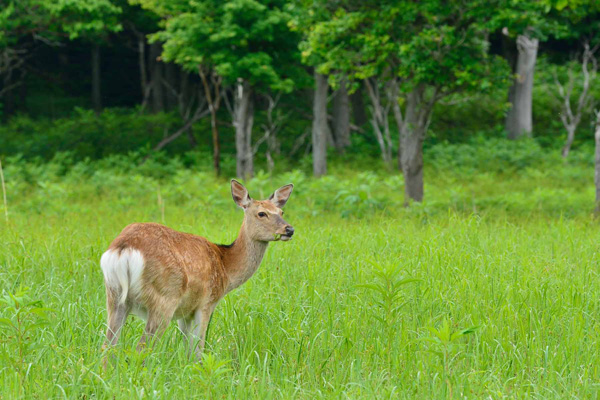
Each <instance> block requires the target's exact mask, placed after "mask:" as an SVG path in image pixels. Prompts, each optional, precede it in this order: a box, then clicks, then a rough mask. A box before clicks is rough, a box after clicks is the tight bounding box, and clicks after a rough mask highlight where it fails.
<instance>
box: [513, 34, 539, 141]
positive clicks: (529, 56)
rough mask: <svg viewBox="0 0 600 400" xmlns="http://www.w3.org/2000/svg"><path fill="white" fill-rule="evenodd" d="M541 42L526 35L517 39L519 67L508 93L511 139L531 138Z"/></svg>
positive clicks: (517, 66)
mask: <svg viewBox="0 0 600 400" xmlns="http://www.w3.org/2000/svg"><path fill="white" fill-rule="evenodd" d="M538 44H539V41H538V40H537V39H532V38H530V37H528V36H526V35H519V37H518V38H517V50H518V56H517V65H516V70H515V75H516V76H515V78H514V81H513V84H512V86H511V88H510V90H509V92H508V101H509V102H510V103H511V108H510V110H508V113H507V115H506V131H507V132H508V138H509V139H518V138H520V137H522V136H524V135H526V136H531V131H532V126H533V123H532V116H531V107H532V96H533V94H532V92H533V73H534V70H535V62H536V58H537V51H538Z"/></svg>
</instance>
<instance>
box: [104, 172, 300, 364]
mask: <svg viewBox="0 0 600 400" xmlns="http://www.w3.org/2000/svg"><path fill="white" fill-rule="evenodd" d="M293 188H294V185H293V184H288V185H285V186H282V187H280V188H279V189H277V190H276V191H275V192H273V194H272V195H271V196H270V197H269V198H268V199H267V200H262V201H258V200H253V199H252V198H251V197H250V195H249V194H248V190H247V189H246V188H245V187H244V185H242V184H241V183H239V182H238V181H236V180H235V179H232V180H231V195H232V197H233V201H234V202H235V204H237V205H238V206H239V207H240V208H242V209H243V210H244V218H243V222H242V226H241V228H240V231H239V234H238V236H237V238H236V239H235V240H234V241H233V243H231V244H229V245H223V244H215V243H212V242H210V241H209V240H207V239H205V238H204V237H201V236H197V235H193V234H190V233H184V232H179V231H176V230H173V229H171V228H168V227H166V226H164V225H161V224H157V223H134V224H131V225H128V226H127V227H125V228H124V229H123V231H122V232H121V233H120V234H119V235H118V236H117V237H116V238H115V239H114V240H113V241H112V243H111V244H110V246H109V247H108V250H106V252H105V253H104V254H103V255H102V257H101V260H100V266H101V268H102V272H103V275H104V284H105V286H106V308H107V313H108V320H107V329H106V339H105V342H104V344H103V346H102V351H103V352H105V351H106V350H107V349H108V348H111V347H113V346H115V345H116V344H117V342H118V340H119V335H120V333H121V330H122V327H123V325H124V324H125V320H126V319H127V317H128V316H129V314H130V313H133V314H134V315H137V316H139V317H141V318H142V319H145V320H146V325H145V328H144V333H143V334H142V337H141V338H140V340H139V343H138V345H137V350H138V351H142V350H143V349H144V348H145V347H146V346H147V345H148V343H149V341H150V340H156V339H158V338H160V337H161V335H162V334H163V333H164V331H165V330H166V329H167V327H168V326H169V324H170V322H171V321H172V320H177V321H178V325H179V329H180V330H181V331H182V332H183V334H184V336H185V338H187V341H188V343H189V349H190V352H191V354H192V355H195V356H196V359H197V360H198V361H202V359H201V357H202V352H203V350H204V345H205V340H206V331H207V329H208V325H209V322H210V320H211V316H212V314H213V311H214V310H215V307H216V306H217V304H218V303H219V301H220V300H221V299H222V298H223V297H224V296H225V295H226V294H228V293H229V292H231V291H232V290H234V289H236V288H238V287H239V286H241V285H242V284H244V283H245V282H246V281H247V280H248V279H250V277H252V275H253V274H254V273H255V272H256V271H257V269H258V267H259V266H260V264H261V262H262V259H263V256H264V254H265V251H266V250H267V246H268V245H269V243H270V242H273V241H289V240H291V239H292V236H293V235H294V228H293V227H292V226H291V225H290V224H288V223H287V222H286V221H285V220H284V219H283V211H282V208H283V206H284V205H285V204H286V202H287V201H288V199H289V197H290V195H291V193H292V190H293ZM104 365H105V367H106V359H105V361H104Z"/></svg>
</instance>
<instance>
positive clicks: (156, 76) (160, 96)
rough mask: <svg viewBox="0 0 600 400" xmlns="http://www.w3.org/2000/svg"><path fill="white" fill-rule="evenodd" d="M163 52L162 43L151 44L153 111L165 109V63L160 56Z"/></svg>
mask: <svg viewBox="0 0 600 400" xmlns="http://www.w3.org/2000/svg"><path fill="white" fill-rule="evenodd" d="M161 53H162V45H161V44H160V43H152V44H151V45H150V65H151V79H152V82H151V85H152V111H154V112H161V111H164V110H165V101H164V90H163V83H162V79H163V64H162V62H160V60H159V57H160V55H161Z"/></svg>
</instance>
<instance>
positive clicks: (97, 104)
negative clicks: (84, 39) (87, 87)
mask: <svg viewBox="0 0 600 400" xmlns="http://www.w3.org/2000/svg"><path fill="white" fill-rule="evenodd" d="M92 106H93V107H94V111H96V113H99V112H100V111H102V96H101V93H100V46H99V45H98V44H94V45H93V46H92Z"/></svg>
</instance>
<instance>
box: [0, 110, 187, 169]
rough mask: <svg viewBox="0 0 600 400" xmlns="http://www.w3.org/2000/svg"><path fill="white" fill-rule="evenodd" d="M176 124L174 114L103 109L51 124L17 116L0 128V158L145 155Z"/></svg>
mask: <svg viewBox="0 0 600 400" xmlns="http://www.w3.org/2000/svg"><path fill="white" fill-rule="evenodd" d="M180 124H181V122H180V120H179V117H178V116H176V115H174V114H160V113H159V114H152V115H147V114H144V115H140V114H139V113H136V112H131V111H128V110H123V109H107V110H104V111H103V112H102V113H101V114H100V115H98V116H97V115H96V114H95V113H94V112H93V111H91V110H83V109H76V110H75V113H74V115H72V116H70V117H68V118H60V119H55V120H38V121H36V120H32V119H31V118H27V117H24V116H19V117H15V118H12V119H11V120H10V121H9V122H8V123H7V124H5V125H0V154H3V155H15V154H22V155H24V156H27V157H28V158H34V157H41V158H43V159H46V160H48V159H51V158H53V157H55V156H56V154H57V153H60V152H65V151H69V152H70V154H71V155H72V158H73V159H74V160H76V161H78V160H82V159H85V158H91V159H99V158H104V157H106V156H108V155H110V154H115V153H117V154H124V153H128V152H141V153H145V152H147V151H148V150H147V149H149V148H150V147H151V146H154V145H156V143H158V142H159V141H160V140H161V139H162V137H163V135H164V133H165V131H166V132H169V131H171V130H175V129H177V128H178V127H179V126H180ZM181 148H183V146H182V147H181ZM181 148H180V149H181ZM171 149H176V147H175V148H171Z"/></svg>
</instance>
